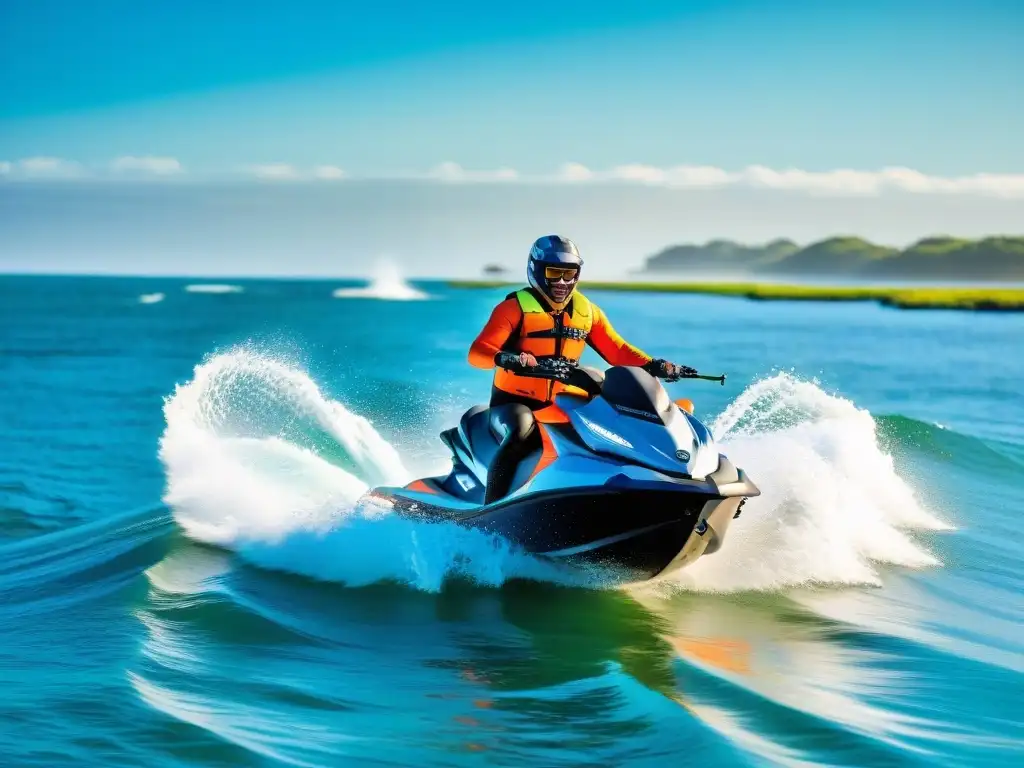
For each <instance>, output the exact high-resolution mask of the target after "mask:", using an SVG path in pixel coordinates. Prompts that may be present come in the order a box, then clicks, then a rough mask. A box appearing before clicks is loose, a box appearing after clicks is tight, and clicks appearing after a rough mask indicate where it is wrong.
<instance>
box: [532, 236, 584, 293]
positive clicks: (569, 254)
mask: <svg viewBox="0 0 1024 768" xmlns="http://www.w3.org/2000/svg"><path fill="white" fill-rule="evenodd" d="M569 270H573V271H574V272H575V274H572V273H570V272H569ZM582 270H583V259H582V258H581V257H580V252H579V249H578V248H576V244H575V243H574V242H573V241H572V240H570V239H569V238H567V237H562V236H560V235H546V236H545V237H540V238H537V240H535V241H534V243H533V247H532V248H530V257H529V260H528V261H527V267H526V279H527V280H528V281H529V283H530V285H531V286H533V287H534V288H535V289H536V290H537V291H539V292H540V293H541V294H542V295H543V296H544V298H546V299H547V300H548V302H549V303H550V304H551V305H552V307H554V308H555V309H563V308H564V307H565V305H566V304H568V303H569V299H571V298H572V294H573V291H575V290H576V285H577V284H578V282H579V278H580V272H581V271H582ZM570 277H571V282H569V280H570ZM559 280H564V281H567V282H568V290H566V288H564V287H559V286H558V283H559ZM563 293H564V295H563V296H562V297H561V300H559V299H558V298H556V296H557V295H559V294H563Z"/></svg>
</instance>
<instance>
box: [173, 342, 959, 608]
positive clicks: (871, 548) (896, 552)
mask: <svg viewBox="0 0 1024 768" xmlns="http://www.w3.org/2000/svg"><path fill="white" fill-rule="evenodd" d="M165 416H166V420H167V425H166V430H165V433H164V435H163V437H162V440H161V445H160V457H161V459H162V461H163V462H164V465H165V467H166V474H167V490H166V495H165V501H166V502H167V504H168V505H169V506H170V507H171V508H172V509H173V512H174V515H175V518H176V520H177V522H178V523H179V524H180V525H181V527H182V528H183V529H184V531H185V532H186V533H187V534H188V535H189V536H191V537H193V538H196V539H198V540H201V541H205V542H208V543H213V544H217V545H220V546H225V547H229V548H231V549H234V550H236V551H238V552H239V553H240V554H242V555H243V556H245V557H247V558H248V559H250V560H252V561H254V562H257V563H259V564H261V565H265V566H268V567H273V568H279V569H284V570H290V571H295V572H299V573H303V574H306V575H309V576H313V577H316V578H321V579H330V580H336V581H341V582H344V583H347V584H366V583H371V582H375V581H380V580H397V581H401V582H405V583H408V584H411V585H414V586H416V587H418V588H422V589H429V590H436V589H439V588H440V587H441V585H442V584H443V583H444V581H445V579H446V578H448V577H449V576H451V575H453V574H460V575H463V576H466V577H469V578H472V579H475V580H477V581H479V582H481V583H484V584H489V585H497V584H500V583H502V582H503V581H504V580H506V579H507V578H510V577H515V576H521V577H529V578H543V579H551V580H564V579H565V578H567V577H566V576H565V575H564V574H562V573H559V572H557V571H556V570H555V569H554V567H549V566H547V565H545V564H543V563H539V562H538V561H536V560H534V559H533V558H530V557H528V556H525V555H523V554H520V553H517V552H515V551H514V549H513V548H512V547H511V546H510V545H508V544H507V543H506V542H503V541H501V540H499V539H496V538H494V537H491V536H488V535H485V534H482V533H479V532H475V531H470V530H466V529H463V528H460V527H458V526H455V525H450V524H427V523H418V522H411V521H408V520H405V519H403V518H401V517H400V516H398V515H395V514H394V513H393V512H392V511H391V509H390V508H389V507H386V506H384V507H381V506H374V505H370V504H367V503H365V502H362V501H361V497H362V496H363V494H364V492H365V491H366V490H367V489H368V488H369V487H371V486H374V485H380V484H402V483H405V482H407V481H409V480H411V479H412V474H411V473H410V471H409V470H408V469H407V468H406V467H405V466H404V464H403V461H402V458H401V457H400V456H399V455H398V453H397V451H396V450H395V449H394V448H393V447H392V446H391V445H390V444H389V443H388V442H387V441H385V440H384V439H383V438H382V437H381V436H380V434H379V433H378V432H377V431H376V430H375V429H374V427H373V425H372V424H371V423H370V422H369V421H367V420H366V419H365V418H363V417H361V416H359V415H357V414H354V413H352V412H350V411H349V410H347V409H346V408H345V407H344V406H343V405H341V404H340V403H338V402H335V401H333V400H331V399H329V398H328V397H327V396H325V395H324V393H322V392H321V391H320V389H319V388H318V387H317V385H316V384H315V383H314V382H313V381H312V380H311V379H310V378H309V376H308V375H306V374H305V373H304V372H302V371H301V370H299V369H297V368H295V367H292V366H290V365H288V364H285V363H283V362H279V361H277V360H274V359H272V358H269V357H266V356H263V355H261V354H259V353H256V352H253V351H251V350H246V349H238V350H235V351H232V352H229V353H226V354H221V355H217V356H215V357H212V358H211V359H209V360H207V361H206V362H204V363H202V364H201V365H199V366H197V367H196V369H195V375H194V377H193V379H192V380H191V381H189V382H188V383H186V384H184V385H182V386H179V387H178V388H177V389H176V391H175V393H174V394H173V396H171V397H170V398H168V400H167V402H166V404H165ZM712 429H713V431H714V432H715V434H716V435H717V436H718V437H719V440H720V442H721V445H722V447H723V450H724V452H726V453H727V454H728V455H729V456H730V457H731V458H732V460H733V461H734V462H735V463H736V464H737V465H738V466H741V467H743V468H744V469H746V470H747V471H748V472H749V474H750V476H751V477H752V478H753V480H754V482H755V483H757V485H758V486H759V487H760V489H761V491H762V495H761V496H760V497H758V498H756V499H752V500H751V501H749V502H748V503H747V505H746V506H745V508H744V510H743V515H742V516H741V517H740V519H738V520H736V521H735V522H734V524H733V525H732V528H731V529H730V531H729V536H728V539H727V542H726V545H725V547H724V548H723V549H722V550H721V551H720V552H718V553H716V554H714V555H711V556H708V557H705V558H702V559H701V560H699V561H698V562H697V563H695V564H694V565H693V566H692V567H690V568H688V569H687V570H685V571H683V572H682V573H680V574H678V575H676V576H675V577H673V578H672V579H671V580H669V581H668V582H667V585H668V586H669V587H671V588H684V589H688V590H695V591H710V592H715V591H742V590H752V589H753V590H773V589H781V588H785V587H790V586H794V585H801V584H808V583H830V584H865V583H867V584H876V583H878V582H879V574H878V565H879V564H892V565H897V566H903V567H911V568H920V567H927V566H935V565H938V564H939V563H938V560H937V559H936V558H935V557H934V556H933V555H932V554H931V553H929V552H928V551H927V550H926V549H925V548H924V547H923V546H922V545H921V544H920V543H918V542H916V541H915V540H914V539H913V538H912V536H911V533H912V532H913V530H915V529H916V530H921V529H929V530H938V529H942V528H944V527H946V526H944V525H943V524H942V523H941V522H940V521H939V520H937V519H936V518H935V517H934V516H932V515H931V514H930V513H929V512H928V511H926V510H925V509H924V508H923V507H922V506H921V505H920V503H919V502H918V501H917V499H916V498H915V495H914V492H913V489H912V488H911V487H910V486H909V485H908V484H907V483H906V482H905V481H904V480H902V479H901V478H900V477H899V476H898V475H897V474H896V472H895V470H894V468H893V462H892V459H891V457H889V456H888V455H887V454H885V453H884V452H883V451H882V450H881V448H880V447H879V444H878V441H877V437H876V433H875V423H874V420H873V419H872V418H871V415H870V414H869V413H868V412H867V411H865V410H863V409H860V408H857V407H856V406H855V405H854V404H853V403H851V402H849V401H848V400H845V399H843V398H841V397H837V396H834V395H829V394H827V393H825V392H824V391H822V390H821V389H820V388H819V387H817V386H816V385H814V384H812V383H808V382H803V381H799V380H797V379H794V378H792V377H789V376H786V375H780V376H776V377H773V378H770V379H767V380H764V381H760V382H758V383H756V384H754V385H752V386H751V387H750V388H748V389H747V390H746V391H745V392H744V393H742V394H741V396H740V397H739V398H738V399H737V400H736V401H734V402H733V403H732V404H731V405H730V406H729V407H728V408H727V409H726V410H725V411H724V412H723V413H722V414H721V415H720V416H719V417H718V418H717V419H716V420H715V422H714V423H713V424H712ZM439 450H440V448H439Z"/></svg>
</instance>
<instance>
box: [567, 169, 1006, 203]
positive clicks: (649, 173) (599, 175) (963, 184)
mask: <svg viewBox="0 0 1024 768" xmlns="http://www.w3.org/2000/svg"><path fill="white" fill-rule="evenodd" d="M550 180H551V181H553V182H579V181H589V182H606V183H612V182H621V183H633V184H647V185H653V186H662V187H675V188H691V189H699V188H713V187H747V188H751V189H774V190H780V191H793V192H803V193H807V194H812V195H825V196H842V197H851V196H853V197H863V196H874V195H879V194H882V193H883V192H886V191H897V192H906V193H912V194H949V195H988V196H995V197H1024V174H993V173H982V174H975V175H972V176H955V177H946V176H929V175H928V174H925V173H922V172H920V171H915V170H913V169H911V168H901V167H890V168H882V169H881V170H877V171H860V170H854V169H849V168H839V169H835V170H830V171H806V170H802V169H799V168H786V169H783V170H776V169H773V168H768V167H766V166H763V165H751V166H748V167H747V168H744V169H743V170H741V171H727V170H725V169H724V168H717V167H715V166H690V165H680V166H671V167H667V168H660V167H657V166H652V165H641V164H631V165H620V166H616V167H614V168H612V169H611V170H609V171H603V172H599V171H592V170H590V169H589V168H587V167H586V166H583V165H580V164H579V163H570V164H569V165H566V166H563V167H562V169H561V170H560V171H559V172H558V173H556V174H555V175H554V176H553V177H550Z"/></svg>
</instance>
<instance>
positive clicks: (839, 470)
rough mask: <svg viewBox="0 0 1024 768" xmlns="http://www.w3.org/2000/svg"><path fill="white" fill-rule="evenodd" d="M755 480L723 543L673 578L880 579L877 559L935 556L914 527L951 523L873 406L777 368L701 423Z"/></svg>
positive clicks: (783, 582)
mask: <svg viewBox="0 0 1024 768" xmlns="http://www.w3.org/2000/svg"><path fill="white" fill-rule="evenodd" d="M710 426H711V429H712V432H714V434H715V435H716V436H718V439H719V441H720V444H721V446H722V448H723V452H724V453H727V454H728V455H729V456H730V458H731V459H732V460H733V461H734V462H735V463H736V464H737V465H738V466H741V467H743V468H744V469H745V470H746V471H747V472H748V473H749V474H750V476H751V477H752V478H753V479H754V482H755V483H756V484H757V485H758V487H759V488H760V489H761V496H759V497H757V498H754V499H751V500H750V501H748V502H747V504H746V505H745V506H744V508H743V513H742V515H741V517H740V518H739V520H737V521H736V523H734V524H733V525H732V527H731V528H730V529H729V538H728V541H727V542H726V545H725V547H724V548H723V549H722V550H721V551H720V552H718V553H716V554H714V555H712V556H710V557H703V558H701V559H700V560H698V561H697V562H696V563H694V564H693V566H691V567H690V568H688V569H687V570H686V571H683V572H681V573H680V574H678V575H677V576H676V578H674V579H673V580H672V583H673V584H674V585H676V586H681V587H685V588H687V589H693V590H696V591H701V592H719V591H724V592H732V591H738V590H775V589H780V588H784V587H790V586H797V585H808V584H849V585H863V584H868V585H878V584H880V583H881V578H880V574H879V569H878V566H879V565H895V566H901V567H907V568H925V567H935V566H938V565H941V563H940V561H939V560H938V558H937V557H936V556H935V555H934V554H932V553H931V552H929V551H928V549H926V548H925V547H924V545H923V544H921V543H920V542H918V541H916V540H915V539H914V538H913V537H912V535H911V532H913V531H942V530H950V529H951V526H950V525H948V524H947V523H945V522H943V521H942V520H940V519H939V518H938V517H936V516H935V515H934V514H933V513H932V512H930V511H928V510H927V509H925V508H924V506H923V504H922V503H921V502H920V501H919V500H918V498H917V495H916V493H915V491H914V489H913V488H912V487H911V486H910V484H909V483H908V482H907V481H905V480H904V479H903V478H902V477H900V476H899V475H898V474H897V472H896V470H895V468H894V461H893V457H892V455H891V454H890V453H888V452H886V451H885V450H884V449H883V448H882V446H881V445H880V441H879V436H878V433H877V424H876V422H875V420H874V418H873V417H872V416H871V414H870V413H869V412H868V411H867V410H865V409H863V408H858V407H857V406H856V405H855V404H854V403H852V402H851V401H849V400H847V399H845V398H843V397H839V396H837V395H832V394H829V393H827V392H825V391H823V390H822V389H821V388H819V387H818V386H817V385H816V384H814V383H812V382H807V381H801V380H799V379H796V378H794V377H792V376H789V375H787V374H780V375H776V376H773V377H771V378H768V379H764V380H762V381H759V382H757V383H755V384H753V385H752V386H750V387H749V388H748V389H747V390H746V391H745V392H743V394H741V395H740V397H739V398H737V399H736V400H735V401H734V402H733V403H732V404H731V405H729V407H728V408H726V409H725V411H723V412H722V413H721V414H720V415H719V416H718V418H717V419H715V420H714V422H712V424H711V425H710Z"/></svg>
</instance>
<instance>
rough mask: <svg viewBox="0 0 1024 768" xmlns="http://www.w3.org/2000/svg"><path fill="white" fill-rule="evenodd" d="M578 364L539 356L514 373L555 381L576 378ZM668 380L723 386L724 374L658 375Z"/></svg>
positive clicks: (558, 358)
mask: <svg viewBox="0 0 1024 768" xmlns="http://www.w3.org/2000/svg"><path fill="white" fill-rule="evenodd" d="M580 370H581V369H580V364H579V362H577V361H576V360H570V359H569V358H567V357H539V358H537V365H536V366H535V367H533V368H526V367H517V369H516V373H517V374H518V375H519V376H525V377H528V378H534V379H554V380H556V381H568V380H569V379H571V378H578V374H577V372H578V371H580ZM658 378H662V379H665V381H668V382H677V381H681V380H682V379H702V380H704V381H717V382H719V383H720V384H721V385H722V386H723V387H724V386H725V374H724V373H723V374H722V375H721V376H708V375H705V374H702V373H687V374H683V375H682V376H659V377H658Z"/></svg>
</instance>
